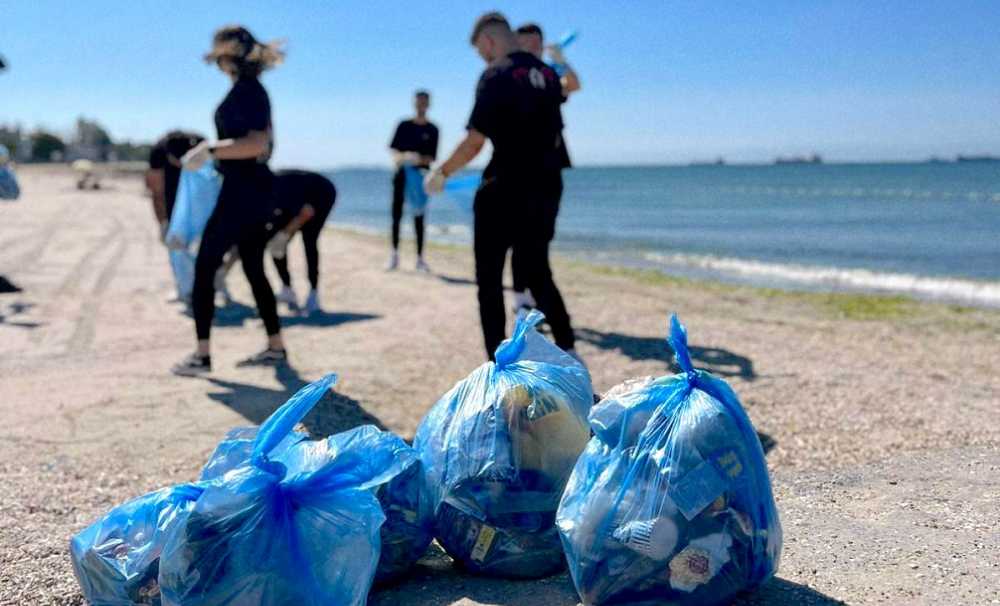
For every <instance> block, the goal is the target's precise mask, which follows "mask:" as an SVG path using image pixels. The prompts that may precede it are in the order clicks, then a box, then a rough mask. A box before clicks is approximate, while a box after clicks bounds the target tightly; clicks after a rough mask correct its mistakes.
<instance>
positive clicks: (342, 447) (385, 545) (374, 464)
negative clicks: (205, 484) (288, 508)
mask: <svg viewBox="0 0 1000 606" xmlns="http://www.w3.org/2000/svg"><path fill="white" fill-rule="evenodd" d="M257 433H258V428H256V427H239V428H236V429H233V430H231V431H230V432H229V433H228V434H227V435H226V438H225V439H224V440H223V441H222V442H220V443H219V445H218V446H217V447H216V449H215V452H213V453H212V456H211V457H209V460H208V462H207V463H206V464H205V467H204V468H203V469H202V472H201V479H202V480H213V479H216V478H219V477H222V476H224V475H225V474H227V473H229V472H230V471H232V470H233V469H236V468H238V467H242V466H244V465H247V464H249V462H250V458H251V453H252V451H253V442H254V440H255V439H256V437H257ZM293 450H294V452H292V451H293ZM305 454H308V455H309V456H308V457H306V456H304V455H305ZM358 455H359V456H361V457H364V459H365V460H364V461H363V463H364V464H365V465H366V466H367V471H362V473H361V474H360V477H362V478H365V480H364V484H365V485H369V486H371V487H372V488H373V489H374V491H375V494H376V496H377V497H378V500H379V503H380V504H381V505H382V509H383V513H384V514H385V516H386V521H385V523H384V524H383V525H382V530H381V533H380V538H381V552H382V554H381V557H380V559H379V564H378V568H377V570H376V573H375V580H376V581H383V580H388V579H391V578H393V577H396V576H398V575H400V574H402V573H403V572H405V571H406V570H407V569H409V568H410V567H411V566H412V565H413V563H414V562H416V561H417V560H418V559H420V557H421V556H423V554H424V552H426V551H427V546H428V545H430V542H431V539H432V538H433V537H432V520H431V518H430V510H429V507H428V504H427V499H426V498H423V496H422V493H421V487H422V486H421V482H420V478H421V475H420V461H419V460H418V459H417V454H416V451H415V450H413V448H411V447H410V446H409V445H407V444H406V442H404V441H403V440H402V439H401V438H399V437H398V436H396V435H393V434H391V433H389V432H387V431H380V430H379V429H378V428H376V427H374V426H371V425H365V426H362V427H358V428H355V429H352V430H350V431H346V432H343V433H339V434H337V435H334V436H330V437H329V438H328V439H327V440H326V441H325V443H315V442H312V443H310V442H309V438H308V436H307V435H306V434H303V433H299V432H294V431H293V432H291V433H290V434H288V436H287V437H286V438H285V439H283V440H282V441H281V442H280V443H278V445H277V446H276V447H275V448H274V449H273V450H272V451H271V455H270V457H271V459H273V460H276V461H278V462H280V463H282V464H283V465H285V466H286V467H287V468H288V469H293V468H295V469H302V468H304V467H308V468H315V467H318V466H319V465H322V464H323V460H322V459H323V458H336V457H348V456H358ZM369 476H370V477H369Z"/></svg>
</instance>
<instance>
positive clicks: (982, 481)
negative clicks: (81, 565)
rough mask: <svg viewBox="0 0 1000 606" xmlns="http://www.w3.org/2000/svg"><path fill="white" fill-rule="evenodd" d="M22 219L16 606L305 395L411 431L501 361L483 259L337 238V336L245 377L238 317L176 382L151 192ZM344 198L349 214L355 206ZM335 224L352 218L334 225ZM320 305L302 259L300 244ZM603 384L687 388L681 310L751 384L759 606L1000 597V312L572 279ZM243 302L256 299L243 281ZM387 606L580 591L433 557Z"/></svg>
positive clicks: (246, 347) (712, 361) (7, 227)
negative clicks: (479, 268) (760, 555)
mask: <svg viewBox="0 0 1000 606" xmlns="http://www.w3.org/2000/svg"><path fill="white" fill-rule="evenodd" d="M21 178H22V188H23V191H24V197H23V198H22V200H21V201H19V202H17V203H13V204H3V205H0V251H2V253H0V275H6V276H7V277H8V278H10V279H12V280H13V281H14V282H16V283H17V284H18V285H20V286H21V287H22V288H24V292H22V293H18V294H6V295H0V403H2V404H0V604H79V603H82V598H81V597H80V595H79V593H78V591H77V586H76V582H75V580H74V578H73V575H72V572H71V569H70V563H69V558H68V555H67V542H68V540H69V537H70V536H71V535H72V534H73V533H75V532H76V531H78V530H79V529H81V528H82V527H83V526H84V525H86V524H88V523H89V522H91V521H92V520H93V519H94V518H95V517H96V516H98V515H100V514H101V513H103V512H104V511H106V510H107V509H108V508H110V507H111V506H113V505H115V504H116V503H119V502H120V501H122V500H124V499H127V498H130V497H133V496H136V495H138V494H140V493H142V492H145V491H148V490H150V489H154V488H157V487H161V486H164V485H167V484H170V483H173V482H178V481H187V480H190V479H193V478H194V477H195V476H196V475H197V473H198V470H199V468H200V465H201V464H202V462H203V461H204V459H205V457H206V456H207V455H208V453H209V452H210V451H211V449H212V447H213V445H214V444H215V442H216V441H217V440H218V439H219V438H220V437H221V436H222V435H223V433H224V432H225V431H226V430H227V429H228V428H229V427H231V426H235V425H246V424H250V423H259V422H260V421H262V420H263V419H264V418H266V416H267V415H268V414H269V413H270V412H271V411H272V410H273V409H274V408H275V407H277V406H278V405H280V404H281V403H282V402H283V401H284V400H285V398H286V397H287V396H288V395H289V394H290V393H291V391H292V390H294V389H295V388H297V387H298V386H300V385H302V384H303V383H304V382H306V381H309V380H313V379H316V378H318V377H320V376H321V375H322V374H324V373H326V372H330V371H335V372H337V373H339V374H340V375H341V377H342V380H341V382H340V383H339V385H338V386H337V396H336V397H333V396H330V397H328V398H326V399H325V400H324V401H323V402H322V403H321V404H320V406H319V408H318V410H317V411H315V412H314V413H313V414H312V415H311V416H310V417H309V418H308V419H307V420H306V426H307V427H308V429H309V430H310V431H312V432H314V433H317V434H326V433H330V432H334V431H339V430H343V429H346V428H349V427H352V426H354V425H357V424H359V423H363V422H374V423H378V424H381V425H382V426H384V427H386V428H388V429H391V430H393V431H396V432H398V433H400V434H401V435H403V436H404V437H407V438H409V437H412V435H413V432H414V430H415V428H416V426H417V423H418V422H419V421H420V419H421V417H422V416H423V414H424V413H425V411H426V410H427V409H428V408H429V407H430V406H431V405H432V404H433V403H434V402H435V400H436V399H437V397H438V396H439V395H440V394H442V393H443V392H444V391H445V390H446V389H448V388H449V387H450V386H451V385H452V384H453V383H454V382H455V381H456V380H458V379H460V378H462V377H463V376H464V375H465V374H466V373H468V372H469V371H470V370H471V369H472V368H473V367H474V366H475V365H477V364H479V363H481V362H482V359H483V351H482V348H481V340H480V339H481V337H480V333H479V327H478V317H477V312H476V302H475V289H474V286H473V285H472V284H471V282H470V281H469V277H470V275H471V269H472V263H471V256H470V253H469V251H468V250H467V249H465V248H444V247H434V248H433V249H432V251H431V253H430V256H429V260H430V262H431V264H432V266H433V267H434V269H435V271H436V272H437V275H436V276H427V275H421V274H418V273H416V272H413V271H410V270H409V268H410V267H412V257H411V256H409V254H408V253H409V252H410V245H408V244H405V245H404V255H403V260H404V267H405V268H407V269H404V270H402V271H399V272H398V273H396V274H394V275H392V276H387V275H386V274H385V273H383V272H382V270H381V266H382V262H383V261H384V258H385V253H386V244H385V242H384V241H383V240H382V239H380V238H374V237H372V236H365V235H359V234H356V233H348V232H346V231H343V230H333V229H330V230H327V233H326V234H325V235H324V240H323V242H322V262H323V284H322V289H323V301H324V304H325V306H326V307H327V309H328V310H329V313H328V314H327V315H324V316H322V317H320V318H314V319H310V320H303V319H300V318H289V319H288V321H287V322H286V326H287V329H286V338H287V342H288V346H289V349H290V352H291V360H292V369H290V370H287V371H281V372H275V371H274V370H269V369H252V368H251V369H244V368H236V367H235V366H234V365H235V363H236V362H237V360H238V359H239V358H240V357H241V356H244V355H247V354H250V353H252V352H253V351H255V350H257V349H258V348H260V347H261V346H262V345H263V331H262V328H261V327H260V322H259V321H258V320H256V319H254V318H253V313H252V309H250V308H247V307H245V306H235V307H231V308H228V309H226V310H224V311H223V312H222V313H221V314H220V316H219V324H221V326H220V327H219V328H217V329H216V332H215V333H214V347H215V352H214V364H215V371H214V372H213V373H212V374H211V376H209V377H207V378H197V379H183V378H177V377H174V376H172V375H170V374H169V373H168V368H169V367H170V365H171V364H172V363H174V362H176V361H177V360H178V359H180V358H181V357H182V356H183V355H185V354H186V353H188V352H189V351H190V349H191V347H192V341H193V330H192V326H191V321H190V320H189V319H188V318H187V317H185V316H183V315H181V314H180V313H179V311H180V310H179V308H178V306H177V305H176V304H171V303H169V302H168V299H170V298H171V297H172V295H173V290H172V281H171V277H170V273H169V269H168V266H167V258H166V253H165V250H164V248H163V247H162V246H161V245H160V244H159V242H158V240H157V234H156V230H155V228H154V227H153V225H152V217H151V211H150V209H149V204H148V202H147V201H146V199H145V198H144V197H143V194H142V190H141V185H140V184H139V182H138V180H136V179H121V180H114V181H110V182H108V186H109V187H108V189H106V190H104V191H100V192H78V191H76V190H75V189H73V185H72V179H71V176H70V175H69V174H68V173H66V172H65V171H60V170H57V169H53V168H35V167H29V168H25V169H24V170H22V172H21ZM342 203H346V204H349V203H350V201H349V200H348V201H344V202H342ZM334 220H336V212H335V214H334ZM291 263H292V267H293V272H294V274H295V276H296V280H297V284H298V286H299V288H300V290H301V289H302V288H303V285H304V284H305V280H304V271H303V269H304V262H303V258H302V255H301V251H300V249H299V247H298V245H296V244H293V254H292V262H291ZM556 273H557V279H558V281H559V283H560V284H561V285H562V287H563V289H564V294H565V296H566V299H567V301H568V304H569V307H570V310H571V312H572V313H573V316H574V321H575V324H576V327H577V330H578V334H579V336H580V337H581V343H580V346H579V350H580V352H581V353H582V355H583V356H584V357H585V358H586V360H587V361H588V363H589V365H590V367H591V369H592V372H593V376H594V384H595V388H596V389H598V390H599V391H601V390H605V389H607V388H608V387H610V386H612V385H613V384H615V383H617V382H618V381H620V380H621V379H624V378H627V377H631V376H635V375H643V374H663V373H665V372H666V371H667V370H668V365H667V362H666V350H665V348H664V344H663V337H664V334H665V329H666V319H667V314H668V313H669V312H670V311H677V312H678V313H679V314H680V316H681V318H682V320H683V321H684V322H685V323H686V324H687V326H688V329H689V334H690V338H691V343H692V345H693V346H694V347H695V350H694V357H695V361H696V365H699V366H701V367H704V368H708V369H711V370H713V371H716V372H718V373H719V374H722V375H723V376H725V377H727V378H728V379H729V380H730V382H731V384H732V385H733V387H734V388H735V390H736V391H737V393H738V394H739V395H740V396H741V398H742V400H743V403H744V405H745V406H746V408H747V410H748V412H749V414H750V416H751V418H752V419H753V421H754V423H755V424H756V426H757V429H758V430H759V432H760V433H761V434H762V440H763V442H764V443H765V445H766V446H767V447H768V449H769V454H768V462H769V465H770V467H771V470H772V478H773V481H774V485H775V492H776V494H777V498H778V506H779V509H780V511H781V515H782V520H783V523H784V527H785V537H786V539H785V548H784V553H783V556H782V563H781V570H780V573H779V575H778V576H779V578H778V579H776V580H775V581H773V582H771V583H770V584H768V585H767V586H766V587H764V588H763V589H762V590H760V591H759V592H758V593H756V594H754V595H752V596H748V597H747V598H745V599H744V601H743V603H748V604H764V603H767V604H802V603H807V604H829V603H837V602H838V601H839V600H843V601H846V602H848V603H852V604H854V603H886V604H901V603H906V604H938V605H939V604H990V603H994V604H995V603H1000V593H998V588H1000V530H998V529H1000V505H998V503H1000V373H998V369H1000V313H998V312H996V311H984V310H969V309H959V308H953V307H948V306H943V305H931V304H916V303H912V302H908V301H905V300H898V299H885V298H876V297H857V296H826V295H810V294H791V293H782V292H773V291H765V290H761V289H751V288H739V287H730V286H722V285H718V284H711V283H703V282H690V281H682V280H675V279H669V278H663V277H659V276H656V275H654V274H648V273H637V272H629V271H620V270H613V269H607V268H600V267H596V266H590V265H587V264H584V263H580V262H572V261H567V260H560V261H559V262H557V263H556ZM230 284H231V287H232V289H233V291H234V293H235V295H236V298H237V299H238V300H239V301H241V302H243V303H245V304H249V303H250V302H251V298H250V295H249V289H248V287H247V286H246V282H245V280H244V279H243V277H242V275H241V274H239V272H238V271H237V272H234V273H233V274H232V275H231V277H230ZM371 602H372V603H373V604H386V605H388V604H427V605H431V604H518V605H524V604H538V605H542V604H546V605H548V604H552V605H562V604H566V605H571V604H575V603H576V599H575V596H574V593H573V590H572V586H571V585H570V584H569V582H568V578H567V577H566V576H565V575H562V576H556V577H554V578H551V579H546V580H543V581H538V582H530V583H529V582H518V583H515V582H503V581H495V580H488V579H480V578H475V577H470V576H467V575H463V574H460V573H458V572H455V571H454V570H453V569H452V568H451V567H450V565H449V563H448V561H447V559H446V558H444V557H443V556H440V555H437V556H435V555H432V556H431V557H428V558H426V559H425V561H424V562H423V563H422V564H421V566H419V567H418V568H417V569H416V570H415V571H414V573H413V574H412V575H411V577H410V578H409V579H407V580H405V581H404V582H403V583H402V584H401V585H397V586H395V587H390V588H387V589H384V590H382V591H378V592H376V593H374V594H373V596H372V599H371Z"/></svg>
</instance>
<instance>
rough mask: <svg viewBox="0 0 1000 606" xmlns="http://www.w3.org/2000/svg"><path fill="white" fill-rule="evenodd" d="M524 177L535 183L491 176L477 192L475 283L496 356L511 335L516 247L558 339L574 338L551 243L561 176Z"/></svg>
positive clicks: (490, 350)
mask: <svg viewBox="0 0 1000 606" xmlns="http://www.w3.org/2000/svg"><path fill="white" fill-rule="evenodd" d="M525 182H527V183H529V184H530V185H529V186H528V187H527V188H524V186H521V187H518V188H516V189H514V188H509V189H508V188H506V187H503V186H502V185H501V184H499V182H498V181H492V182H490V183H486V184H484V185H483V186H482V187H481V188H480V189H479V191H478V192H477V193H476V202H475V226H474V251H475V257H476V284H477V285H478V287H479V291H478V297H479V317H480V320H481V322H482V325H483V340H484V341H485V345H486V352H487V354H488V355H489V357H490V359H491V360H492V359H493V354H494V352H495V351H496V348H497V347H498V346H499V345H500V343H501V342H502V341H503V340H504V338H506V322H507V317H506V312H505V309H504V301H503V268H504V264H505V263H506V261H507V251H508V250H511V249H513V251H514V255H516V256H517V257H519V259H520V271H521V276H522V277H523V279H524V286H525V287H526V288H530V289H531V294H532V296H534V298H535V302H536V303H537V304H538V309H539V310H541V312H542V313H544V314H545V318H546V320H547V321H548V324H549V326H550V327H551V328H552V336H553V338H554V339H555V342H556V345H558V346H559V347H561V348H562V349H564V350H565V349H572V348H573V346H574V344H575V337H574V335H573V327H572V325H571V323H570V317H569V313H568V312H567V311H566V304H565V303H564V302H563V299H562V295H561V294H560V293H559V288H558V287H556V284H555V281H554V280H553V279H552V268H551V266H550V265H549V243H550V242H551V241H552V237H553V235H554V234H555V221H556V214H557V213H558V210H559V198H560V197H561V196H562V176H561V175H559V174H555V175H546V176H545V177H544V178H535V179H526V180H525Z"/></svg>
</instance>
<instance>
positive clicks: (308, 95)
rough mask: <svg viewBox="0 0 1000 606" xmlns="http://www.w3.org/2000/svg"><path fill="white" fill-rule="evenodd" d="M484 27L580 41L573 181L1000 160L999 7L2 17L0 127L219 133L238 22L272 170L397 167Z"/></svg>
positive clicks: (135, 135)
mask: <svg viewBox="0 0 1000 606" xmlns="http://www.w3.org/2000/svg"><path fill="white" fill-rule="evenodd" d="M493 8H496V9H500V10H502V11H504V12H505V13H506V14H507V16H508V17H509V18H510V19H511V21H512V22H513V23H514V24H519V23H521V22H523V21H527V20H532V21H537V22H539V23H540V24H541V25H542V26H543V27H544V28H545V29H546V31H547V33H548V35H549V37H550V38H555V37H558V35H559V34H561V33H563V32H565V31H568V30H571V29H578V30H579V32H580V37H579V39H578V41H577V42H576V43H575V44H574V45H573V46H572V47H570V49H569V52H568V55H569V59H570V61H571V63H573V64H574V67H576V69H577V71H578V72H579V73H580V75H581V78H582V81H583V86H584V90H583V91H582V92H581V93H580V94H578V95H577V96H576V97H574V98H573V99H572V100H571V101H570V102H569V103H568V104H567V106H566V108H565V119H566V123H567V125H568V126H567V140H568V141H569V145H570V150H571V152H572V153H573V156H574V159H575V160H576V162H577V163H578V164H623V163H664V162H686V161H691V160H703V159H710V158H714V157H716V156H724V157H726V158H727V159H729V160H734V161H766V160H770V159H771V158H772V157H773V156H775V155H778V154H803V153H811V152H813V151H815V152H819V153H821V154H823V155H824V156H825V157H826V158H828V159H833V160H846V159H859V160H876V159H923V158H926V157H928V156H931V155H941V156H951V155H954V154H956V153H993V154H1000V5H998V4H997V2H996V0H987V1H981V2H974V1H964V0H942V1H939V2H928V1H924V0H883V1H880V2H871V1H870V0H862V1H854V0H838V1H836V2H821V1H808V0H801V1H790V0H769V1H759V2H758V1H752V2H751V1H748V2H738V3H737V2H700V1H690V2H668V1H664V0H628V1H626V2H613V1H608V0H592V1H578V2H575V1H563V2H543V1H541V0H533V1H516V2H514V1H509V2H505V1H500V0H497V1H495V2H489V3H484V2H479V1H478V0H454V1H441V2H438V1H434V2H420V3H407V2H396V1H376V2H346V1H337V2H334V1H328V2H306V1H299V0H296V1H291V2H274V1H268V2H259V1H247V0H243V1H240V2H228V1H227V2H219V1H215V0H213V1H209V2H206V1H204V0H201V1H199V2H188V1H173V2H164V1H162V0H161V1H156V2H153V1H145V0H134V1H129V2H125V1H124V0H121V1H117V2H110V1H104V0H88V1H86V2H69V1H59V2H55V1H51V0H33V1H22V0H0V23H2V33H0V54H2V55H3V56H5V57H6V59H7V61H8V63H9V64H10V68H9V69H8V71H7V72H5V73H3V74H0V92H2V95H0V99H2V102H0V122H12V121H13V122H20V123H22V124H23V125H25V126H29V127H34V126H36V125H44V126H46V127H49V128H54V129H57V130H60V131H68V130H69V129H70V127H71V125H72V122H73V120H74V118H75V117H76V116H77V115H80V114H83V115H86V116H88V117H91V118H95V119H97V120H99V121H100V122H101V123H103V124H104V125H105V126H107V127H108V129H109V130H110V131H111V133H112V136H114V137H115V138H116V139H119V138H131V139H140V140H142V139H152V138H155V137H156V136H157V135H159V134H160V133H162V132H163V131H165V130H166V129H168V128H171V127H186V128H194V129H199V130H202V131H205V132H211V130H212V122H211V116H212V112H213V109H214V107H215V105H216V104H217V102H218V101H219V100H220V99H221V97H222V96H223V95H224V94H225V92H226V89H227V86H228V83H227V80H226V79H225V78H224V77H223V76H222V75H221V74H220V73H218V72H217V71H216V70H215V69H214V68H213V67H210V66H207V65H205V64H204V63H203V62H202V61H201V59H200V57H201V55H202V53H203V52H204V51H205V50H207V48H208V44H209V41H210V38H211V34H212V31H213V30H214V29H215V28H216V27H218V26H220V25H223V24H226V23H232V22H240V23H243V24H246V25H247V26H248V27H249V28H250V29H251V30H252V31H253V32H254V33H255V34H256V35H257V36H258V37H260V38H263V39H271V38H286V39H287V40H288V46H287V49H288V58H287V62H286V63H285V65H283V66H281V67H279V68H278V69H277V70H275V71H273V72H269V73H268V74H267V75H265V77H264V84H265V86H266V87H267V88H268V90H269V91H270V94H271V99H272V105H273V108H274V121H275V128H276V136H277V145H278V147H277V153H276V156H275V165H277V166H292V165H297V166H304V167H314V168H318V167H336V166H345V165H371V164H387V163H388V157H387V154H386V151H385V148H386V145H387V143H388V140H389V137H390V135H391V131H392V129H393V127H394V125H395V122H396V121H397V120H399V119H400V118H403V117H405V116H406V115H407V113H408V112H409V111H410V103H411V92H412V91H413V89H415V88H417V87H426V88H428V89H430V90H431V91H432V92H433V94H434V99H433V103H434V106H433V107H432V110H431V114H432V119H434V120H435V121H436V122H437V123H438V125H439V126H440V127H441V129H442V146H443V149H442V151H441V153H442V154H444V153H445V152H446V151H447V150H448V149H450V148H451V146H452V145H454V143H455V142H456V141H457V140H458V138H459V137H460V136H461V134H462V130H463V128H464V124H465V119H466V117H467V115H468V111H469V108H470V107H471V102H472V95H473V89H474V86H475V82H476V79H477V77H478V74H479V72H480V71H481V69H482V67H483V66H482V63H481V61H480V59H479V58H478V57H477V56H476V54H475V52H474V50H473V49H472V48H471V47H470V46H469V44H468V34H469V30H470V27H471V24H472V22H473V21H474V19H475V17H476V16H477V15H478V14H480V13H481V12H483V11H485V10H488V9H493Z"/></svg>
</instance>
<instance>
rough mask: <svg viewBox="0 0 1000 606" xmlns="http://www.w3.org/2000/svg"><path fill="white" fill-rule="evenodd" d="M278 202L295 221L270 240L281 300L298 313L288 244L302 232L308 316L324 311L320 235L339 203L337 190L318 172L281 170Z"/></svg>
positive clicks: (276, 184) (276, 181) (276, 180)
mask: <svg viewBox="0 0 1000 606" xmlns="http://www.w3.org/2000/svg"><path fill="white" fill-rule="evenodd" d="M274 190H275V199H276V200H277V204H278V206H279V208H281V209H282V211H283V213H284V214H285V215H286V216H288V217H293V218H292V220H291V221H290V222H289V223H288V225H287V226H285V227H284V228H283V229H281V230H280V231H278V233H277V234H276V235H275V236H274V237H273V238H271V241H270V242H269V243H268V245H267V247H268V251H269V252H270V253H271V260H272V261H273V262H274V268H275V269H276V270H278V275H279V276H280V277H281V282H282V284H283V286H282V289H281V292H280V293H279V294H278V301H281V302H283V303H284V304H285V305H287V306H288V307H289V309H292V310H298V308H299V301H298V297H297V296H296V295H295V291H294V290H292V275H291V274H290V273H289V272H288V255H287V254H286V253H287V248H288V242H289V240H291V238H292V237H293V236H294V235H295V233H296V232H298V231H301V232H302V246H303V248H304V249H305V253H306V271H307V274H308V276H309V286H310V290H309V296H308V297H307V298H306V306H305V309H306V313H309V314H313V313H319V312H321V311H322V309H321V308H320V304H319V235H320V233H321V232H322V231H323V226H324V225H326V220H327V218H328V217H329V216H330V212H331V211H332V210H333V205H334V204H335V203H336V202H337V188H336V187H334V186H333V182H332V181H330V180H329V179H327V178H326V177H324V176H323V175H321V174H319V173H314V172H309V171H305V170H281V171H278V172H277V173H276V174H275V176H274Z"/></svg>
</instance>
